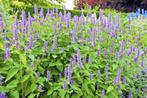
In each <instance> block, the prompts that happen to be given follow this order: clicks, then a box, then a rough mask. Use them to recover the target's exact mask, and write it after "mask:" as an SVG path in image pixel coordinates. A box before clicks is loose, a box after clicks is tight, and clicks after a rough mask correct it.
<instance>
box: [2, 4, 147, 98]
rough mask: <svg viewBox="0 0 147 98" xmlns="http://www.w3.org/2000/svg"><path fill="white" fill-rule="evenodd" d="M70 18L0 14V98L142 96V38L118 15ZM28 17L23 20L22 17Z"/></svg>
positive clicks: (144, 36)
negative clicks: (8, 17)
mask: <svg viewBox="0 0 147 98" xmlns="http://www.w3.org/2000/svg"><path fill="white" fill-rule="evenodd" d="M103 13H104V12H103V11H102V10H100V12H99V17H98V18H97V17H96V14H92V13H91V10H90V13H89V14H88V15H87V16H86V17H85V16H84V14H83V12H82V13H81V16H80V17H78V16H76V15H75V16H73V17H71V13H69V12H67V11H66V10H64V14H62V13H61V12H59V11H58V9H57V8H56V9H53V10H50V9H49V10H48V12H47V13H44V9H43V8H42V9H41V10H40V12H38V8H37V6H36V5H35V7H34V15H33V16H31V15H30V13H29V12H28V13H25V11H24V10H22V14H21V19H18V18H17V17H15V18H12V19H11V18H10V19H8V22H7V24H6V22H5V21H3V14H2V15H1V16H0V34H1V36H0V85H1V86H0V92H1V94H0V96H8V98H26V97H27V98H36V97H39V98H99V97H100V98H122V97H123V98H138V97H139V98H142V97H145V96H147V95H146V91H145V90H144V89H146V82H147V80H146V79H145V78H144V77H142V71H143V70H142V69H144V66H145V64H146V63H145V62H144V61H145V60H146V57H147V54H146V53H147V48H146V47H147V44H146V43H147V34H146V32H138V30H139V29H138V30H135V29H134V28H132V26H131V22H132V21H131V19H130V18H128V20H126V21H128V22H127V24H123V25H122V22H120V20H121V19H120V17H121V16H120V15H119V14H118V15H117V16H116V17H113V15H112V13H110V15H109V17H106V16H105V15H103ZM27 16H28V17H27Z"/></svg>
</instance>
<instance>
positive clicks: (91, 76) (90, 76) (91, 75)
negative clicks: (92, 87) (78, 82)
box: [89, 72, 93, 80]
mask: <svg viewBox="0 0 147 98" xmlns="http://www.w3.org/2000/svg"><path fill="white" fill-rule="evenodd" d="M89 78H90V80H92V78H93V74H92V72H90V75H89Z"/></svg>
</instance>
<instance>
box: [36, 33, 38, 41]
mask: <svg viewBox="0 0 147 98" xmlns="http://www.w3.org/2000/svg"><path fill="white" fill-rule="evenodd" d="M38 40H39V34H38V33H36V41H38Z"/></svg>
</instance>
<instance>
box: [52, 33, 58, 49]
mask: <svg viewBox="0 0 147 98" xmlns="http://www.w3.org/2000/svg"><path fill="white" fill-rule="evenodd" d="M56 48H57V35H56V34H55V35H54V39H53V49H52V50H55V49H56Z"/></svg>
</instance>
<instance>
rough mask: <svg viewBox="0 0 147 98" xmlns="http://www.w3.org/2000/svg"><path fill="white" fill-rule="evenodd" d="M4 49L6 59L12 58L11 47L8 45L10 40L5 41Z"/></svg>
mask: <svg viewBox="0 0 147 98" xmlns="http://www.w3.org/2000/svg"><path fill="white" fill-rule="evenodd" d="M4 50H5V57H4V59H5V60H7V59H9V58H10V56H11V55H10V50H9V47H8V42H5V43H4Z"/></svg>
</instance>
